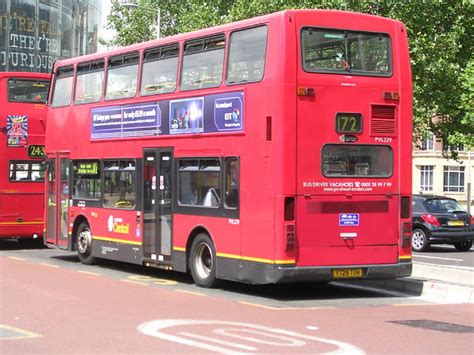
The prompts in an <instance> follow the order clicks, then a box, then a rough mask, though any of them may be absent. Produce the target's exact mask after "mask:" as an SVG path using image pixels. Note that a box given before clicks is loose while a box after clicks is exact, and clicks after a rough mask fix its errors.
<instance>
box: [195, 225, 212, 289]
mask: <svg viewBox="0 0 474 355" xmlns="http://www.w3.org/2000/svg"><path fill="white" fill-rule="evenodd" d="M189 265H190V269H191V275H192V277H193V280H194V282H195V283H196V285H198V286H201V287H208V288H209V287H214V286H216V284H217V280H216V251H215V249H214V244H213V243H212V241H211V238H209V236H208V235H207V234H205V233H201V234H198V235H197V237H196V238H195V239H194V241H193V243H192V245H191V254H190V256H189Z"/></svg>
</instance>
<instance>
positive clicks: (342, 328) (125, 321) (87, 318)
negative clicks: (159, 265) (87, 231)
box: [0, 245, 474, 354]
mask: <svg viewBox="0 0 474 355" xmlns="http://www.w3.org/2000/svg"><path fill="white" fill-rule="evenodd" d="M0 269H1V275H2V276H1V279H0V287H1V293H0V296H1V298H0V301H1V302H0V304H1V314H0V324H1V325H2V326H1V328H0V329H1V333H0V334H1V335H2V336H1V339H2V340H0V346H1V347H0V353H2V354H24V353H50V354H59V353H61V354H64V353H79V354H90V353H100V354H103V353H108V354H111V353H114V354H116V353H117V354H118V353H121V354H130V353H134V354H142V353H163V354H170V353H232V352H234V353H236V352H239V353H272V354H273V353H285V354H288V353H290V352H291V353H298V354H299V353H308V354H309V353H311V354H314V353H324V352H331V351H339V352H341V353H350V354H363V353H366V354H376V353H377V354H380V353H383V354H392V353H393V354H395V353H397V354H398V353H411V354H417V353H419V354H421V353H431V354H435V353H440V354H441V353H444V354H446V353H456V354H471V353H472V345H473V343H472V339H473V338H472V333H473V331H474V307H473V306H472V305H468V304H439V303H433V302H427V301H426V300H423V299H421V298H417V297H404V296H401V295H393V294H385V293H381V292H375V291H370V290H363V289H358V288H351V287H346V286H343V285H340V284H339V283H338V284H337V285H333V284H329V285H317V284H303V285H301V284H300V285H288V286H248V285H241V284H235V283H230V282H229V283H223V285H222V286H221V287H220V288H218V289H212V290H208V289H202V288H198V287H196V286H195V285H193V284H192V281H191V279H190V277H188V276H187V275H183V274H179V273H174V272H166V271H161V270H156V269H147V268H144V267H140V266H134V265H129V264H123V263H116V262H104V263H102V264H100V265H97V266H83V265H82V264H80V263H79V261H78V259H77V256H76V255H75V254H70V253H68V252H64V251H60V250H52V249H18V248H16V247H14V246H13V245H10V246H3V248H1V247H0Z"/></svg>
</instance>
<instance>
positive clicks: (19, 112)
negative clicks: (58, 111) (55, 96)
mask: <svg viewBox="0 0 474 355" xmlns="http://www.w3.org/2000/svg"><path fill="white" fill-rule="evenodd" d="M48 89H49V75H48V74H39V73H0V162H1V163H0V164H1V165H0V238H21V240H31V238H33V239H36V238H38V237H41V236H42V235H43V229H44V224H43V211H44V207H43V206H44V173H43V165H42V162H43V158H44V139H45V127H46V121H45V120H46V109H47V107H46V105H45V103H46V99H47V94H48Z"/></svg>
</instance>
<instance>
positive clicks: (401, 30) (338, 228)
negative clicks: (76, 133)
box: [295, 11, 412, 279]
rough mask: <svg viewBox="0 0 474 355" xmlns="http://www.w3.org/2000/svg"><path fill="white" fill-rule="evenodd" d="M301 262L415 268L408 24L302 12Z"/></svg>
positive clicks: (345, 270)
mask: <svg viewBox="0 0 474 355" xmlns="http://www.w3.org/2000/svg"><path fill="white" fill-rule="evenodd" d="M295 22H296V32H297V38H298V45H299V49H298V53H299V57H298V59H299V65H298V67H299V68H298V73H297V148H296V154H297V163H296V166H297V187H296V190H297V196H296V203H295V208H296V216H295V218H296V219H295V221H296V236H297V246H298V248H297V251H296V253H297V256H296V260H297V266H298V267H303V268H305V267H309V266H318V267H322V269H321V270H313V272H315V273H320V275H319V277H317V278H323V279H338V278H341V279H346V278H365V277H367V278H385V277H400V276H409V275H410V273H411V250H410V231H411V215H410V205H411V145H412V116H411V107H412V101H411V100H412V99H411V97H412V88H411V74H410V62H409V54H408V42H407V36H406V30H405V27H404V25H403V24H402V23H400V22H398V21H393V20H389V19H384V18H380V17H375V16H370V15H363V14H355V13H343V12H338V11H328V12H324V13H323V14H322V15H321V16H316V17H315V16H312V15H311V13H310V12H307V13H305V12H301V13H300V14H299V16H297V17H296V21H295Z"/></svg>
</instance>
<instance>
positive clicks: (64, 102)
mask: <svg viewBox="0 0 474 355" xmlns="http://www.w3.org/2000/svg"><path fill="white" fill-rule="evenodd" d="M73 80H74V68H73V67H72V66H71V67H63V68H59V69H58V70H57V71H56V80H55V83H54V92H53V101H52V103H51V106H52V107H62V106H68V105H69V104H70V103H71V96H72V82H73Z"/></svg>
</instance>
